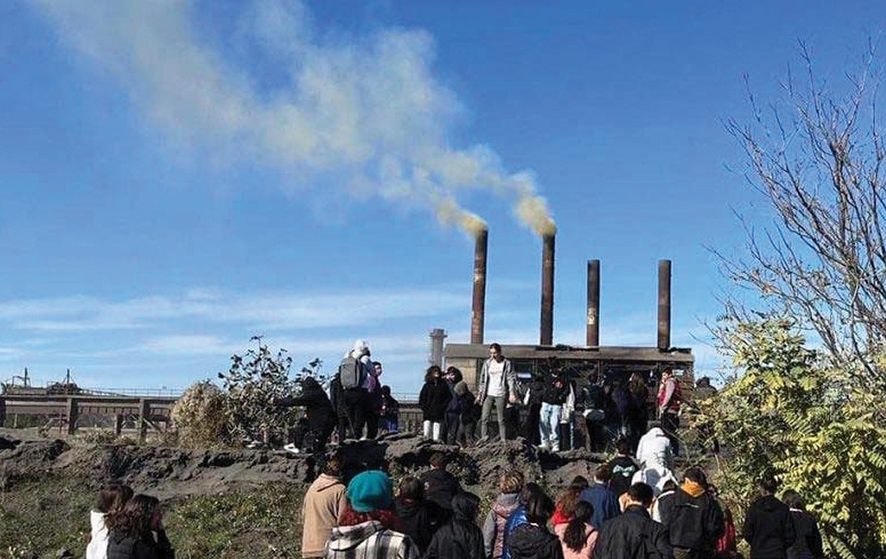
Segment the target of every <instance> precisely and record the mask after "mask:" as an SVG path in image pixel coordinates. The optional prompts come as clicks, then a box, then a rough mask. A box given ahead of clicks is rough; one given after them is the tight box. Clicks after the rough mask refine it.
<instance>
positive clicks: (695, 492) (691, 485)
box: [680, 480, 705, 497]
mask: <svg viewBox="0 0 886 559" xmlns="http://www.w3.org/2000/svg"><path fill="white" fill-rule="evenodd" d="M680 489H682V490H683V492H684V493H686V494H687V495H689V496H690V497H701V496H702V495H704V492H705V488H704V487H703V486H702V485H700V484H698V483H696V482H694V481H689V480H687V481H685V482H683V485H681V486H680Z"/></svg>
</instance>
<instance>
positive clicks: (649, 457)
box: [637, 427, 674, 470]
mask: <svg viewBox="0 0 886 559" xmlns="http://www.w3.org/2000/svg"><path fill="white" fill-rule="evenodd" d="M637 462H638V463H639V464H640V467H641V468H650V467H660V468H664V469H667V470H670V468H671V466H672V465H673V463H674V455H673V453H672V452H671V440H670V439H669V438H668V437H667V435H665V433H664V431H662V430H661V428H660V427H653V428H652V429H650V430H649V432H648V433H646V434H645V435H643V436H642V437H640V444H639V445H638V446H637Z"/></svg>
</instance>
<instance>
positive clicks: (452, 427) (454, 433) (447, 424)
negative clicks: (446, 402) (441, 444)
mask: <svg viewBox="0 0 886 559" xmlns="http://www.w3.org/2000/svg"><path fill="white" fill-rule="evenodd" d="M460 423H461V414H460V413H458V412H451V411H448V412H446V417H445V418H444V420H443V429H444V430H445V431H446V436H444V437H443V440H444V441H446V444H455V443H456V439H457V438H458V426H459V424H460Z"/></svg>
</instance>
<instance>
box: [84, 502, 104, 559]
mask: <svg viewBox="0 0 886 559" xmlns="http://www.w3.org/2000/svg"><path fill="white" fill-rule="evenodd" d="M105 516H107V515H105V513H103V512H98V511H94V510H91V511H89V523H90V524H91V525H92V535H91V538H90V540H89V545H87V546H86V559H108V529H107V527H105Z"/></svg>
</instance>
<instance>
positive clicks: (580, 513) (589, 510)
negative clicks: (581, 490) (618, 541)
mask: <svg viewBox="0 0 886 559" xmlns="http://www.w3.org/2000/svg"><path fill="white" fill-rule="evenodd" d="M592 516H594V506H593V505H592V504H591V503H589V502H587V501H579V502H578V504H576V505H575V516H573V517H572V520H570V521H569V524H568V525H567V526H566V531H565V532H563V543H565V544H566V547H568V548H569V549H571V550H572V551H575V552H576V553H578V552H579V551H581V550H582V549H584V547H585V543H586V542H587V539H588V534H587V529H588V524H590V523H591V517H592Z"/></svg>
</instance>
